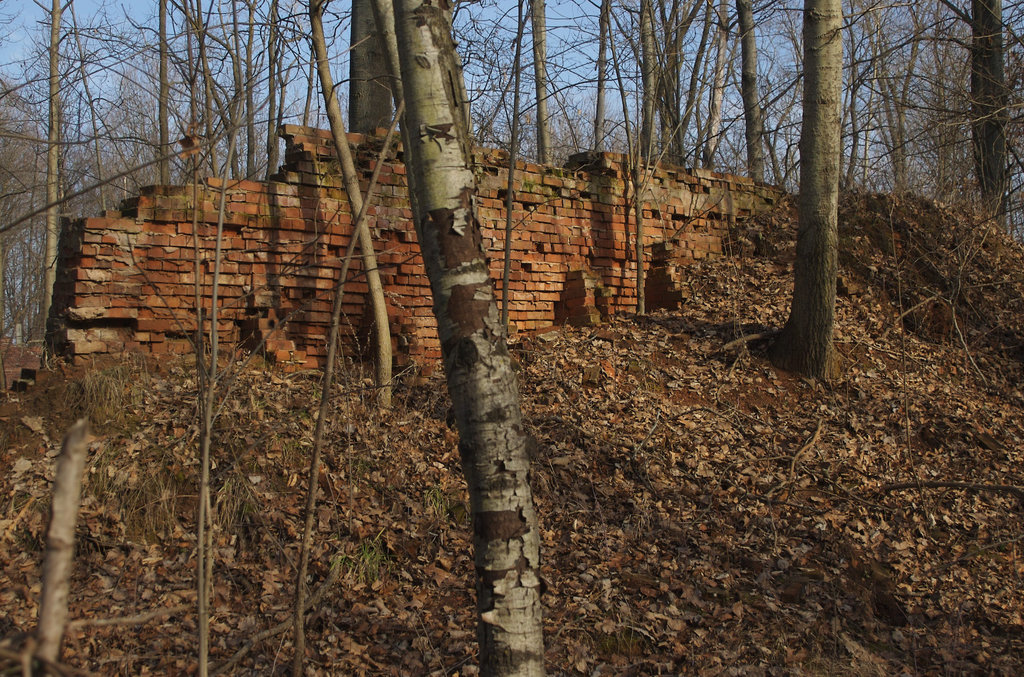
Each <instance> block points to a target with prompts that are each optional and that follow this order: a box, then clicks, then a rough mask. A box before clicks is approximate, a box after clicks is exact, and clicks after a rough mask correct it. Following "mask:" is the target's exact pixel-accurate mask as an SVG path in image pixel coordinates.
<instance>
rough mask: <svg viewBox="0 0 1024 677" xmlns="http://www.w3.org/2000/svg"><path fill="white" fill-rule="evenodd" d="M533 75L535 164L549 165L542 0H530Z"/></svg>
mask: <svg viewBox="0 0 1024 677" xmlns="http://www.w3.org/2000/svg"><path fill="white" fill-rule="evenodd" d="M530 6H531V7H532V10H531V13H530V24H531V26H532V27H533V75H534V81H535V83H536V85H537V162H539V163H540V164H542V165H546V164H550V163H551V129H550V124H549V121H548V24H547V8H546V7H545V5H544V0H532V2H531V3H530Z"/></svg>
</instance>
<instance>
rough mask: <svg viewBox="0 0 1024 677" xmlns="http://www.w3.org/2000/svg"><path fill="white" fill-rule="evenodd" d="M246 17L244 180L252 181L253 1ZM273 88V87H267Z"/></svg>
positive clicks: (271, 113) (271, 114)
mask: <svg viewBox="0 0 1024 677" xmlns="http://www.w3.org/2000/svg"><path fill="white" fill-rule="evenodd" d="M245 6H246V16H247V19H248V23H247V25H246V38H245V70H244V73H245V82H244V83H243V85H242V86H243V87H245V178H247V179H252V178H255V176H256V109H255V105H254V102H253V99H254V96H253V94H254V90H255V88H256V70H255V68H254V67H253V63H252V57H253V47H254V41H255V39H256V16H255V14H256V2H255V0H247V2H246V3H245ZM268 86H269V87H271V88H273V85H272V84H270V85H268ZM235 96H242V93H241V92H236V93H235ZM267 116H268V117H270V118H273V117H274V107H273V106H272V105H269V106H268V110H267Z"/></svg>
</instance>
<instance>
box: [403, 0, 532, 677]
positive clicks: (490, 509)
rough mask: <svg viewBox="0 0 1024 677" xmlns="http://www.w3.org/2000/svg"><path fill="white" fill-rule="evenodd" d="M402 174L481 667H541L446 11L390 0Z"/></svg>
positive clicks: (501, 365) (516, 454)
mask: <svg viewBox="0 0 1024 677" xmlns="http://www.w3.org/2000/svg"><path fill="white" fill-rule="evenodd" d="M395 13H396V21H395V24H396V30H397V34H398V44H399V45H401V54H400V59H401V71H402V82H403V87H404V91H405V103H406V117H405V120H406V125H407V127H408V129H409V132H410V134H409V135H410V137H411V145H410V147H409V148H408V149H407V151H408V153H409V162H410V165H409V172H410V174H412V175H413V176H414V177H415V185H416V187H417V190H418V193H419V198H418V200H417V210H416V214H415V218H416V219H417V223H418V224H419V228H418V231H419V234H420V247H421V249H422V252H423V260H424V263H425V265H426V269H427V275H428V277H429V278H430V284H431V290H432V292H433V297H434V298H433V304H434V314H435V316H436V317H437V325H438V334H439V337H440V340H441V350H442V355H443V358H444V367H445V375H446V378H447V382H448V392H449V393H450V395H451V399H452V405H453V409H454V412H455V420H456V423H457V425H458V429H459V437H460V442H459V450H460V453H461V455H462V463H463V471H464V473H465V476H466V481H467V484H468V485H469V494H470V506H471V512H472V516H473V545H474V550H475V563H476V590H477V610H478V613H479V623H478V625H477V636H478V639H479V642H480V663H481V674H483V675H523V676H532V675H542V674H544V652H543V635H542V625H541V612H542V610H541V601H540V588H541V581H540V575H539V571H540V538H539V534H538V529H537V515H536V512H535V510H534V505H533V494H532V492H531V489H530V483H529V479H530V468H529V458H528V455H527V451H526V436H525V434H524V432H523V427H522V421H521V413H520V408H519V394H518V387H517V383H516V379H515V375H514V372H513V371H512V366H511V361H510V356H509V353H508V348H507V346H506V335H505V327H504V326H503V325H502V323H501V318H500V316H499V314H498V307H497V304H496V302H495V298H494V290H493V287H492V285H491V281H490V276H489V274H488V264H487V259H486V256H485V254H484V249H483V245H482V236H481V232H480V223H479V221H478V220H477V216H476V187H475V179H474V174H473V160H472V153H471V150H472V149H471V142H470V135H469V129H468V127H467V125H466V118H465V115H464V110H465V107H466V106H467V105H468V104H467V102H466V100H465V99H464V95H463V94H462V92H463V91H464V90H463V87H462V85H461V80H462V73H461V71H460V69H459V66H458V61H457V59H456V54H455V47H454V45H453V43H452V40H451V24H450V20H451V19H450V16H449V15H448V13H447V12H446V11H445V10H444V9H442V8H440V7H438V6H437V5H436V4H434V3H430V2H428V1H425V0H396V2H395Z"/></svg>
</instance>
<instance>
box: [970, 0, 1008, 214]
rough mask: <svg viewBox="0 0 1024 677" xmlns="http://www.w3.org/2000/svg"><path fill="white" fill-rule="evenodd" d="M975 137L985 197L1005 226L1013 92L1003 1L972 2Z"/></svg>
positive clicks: (974, 142)
mask: <svg viewBox="0 0 1024 677" xmlns="http://www.w3.org/2000/svg"><path fill="white" fill-rule="evenodd" d="M971 8H972V12H971V113H972V120H971V138H972V140H973V144H974V164H975V171H976V172H977V174H978V183H979V184H980V187H981V198H982V202H983V203H984V206H985V209H986V210H987V212H988V214H989V215H990V216H993V217H996V218H997V219H998V221H999V222H1000V224H1003V225H1005V221H1006V219H1005V212H1006V203H1005V198H1006V188H1007V171H1006V167H1007V153H1006V123H1007V118H1008V113H1007V108H1006V106H1007V103H1008V100H1009V93H1008V90H1007V87H1006V70H1005V65H1004V55H1003V2H1002V0H972V3H971Z"/></svg>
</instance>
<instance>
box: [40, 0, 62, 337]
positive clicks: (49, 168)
mask: <svg viewBox="0 0 1024 677" xmlns="http://www.w3.org/2000/svg"><path fill="white" fill-rule="evenodd" d="M61 8H62V3H61V0H53V4H52V6H51V9H50V50H49V51H50V74H49V83H50V92H49V93H50V102H49V103H50V110H49V116H48V118H47V136H46V140H47V144H48V145H47V147H46V204H47V207H46V249H45V257H46V258H45V259H44V260H43V264H44V266H45V268H44V273H43V303H42V319H43V334H44V338H45V334H46V330H47V326H48V324H49V320H50V303H51V302H52V300H53V283H54V282H55V281H56V279H57V239H58V238H59V237H60V214H59V205H58V204H57V202H58V201H59V200H60V166H59V165H60V25H61Z"/></svg>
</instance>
